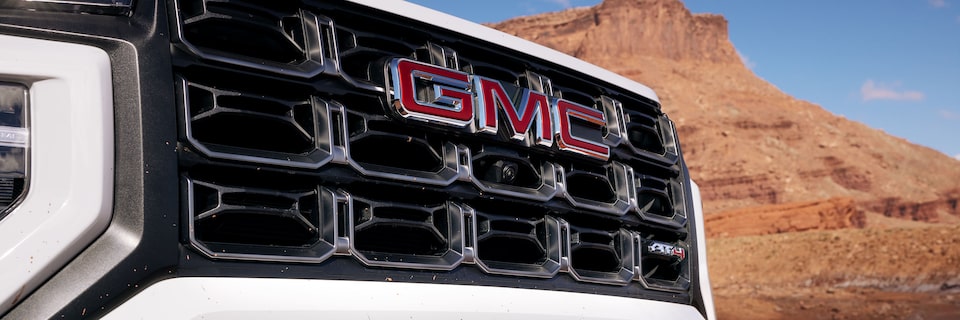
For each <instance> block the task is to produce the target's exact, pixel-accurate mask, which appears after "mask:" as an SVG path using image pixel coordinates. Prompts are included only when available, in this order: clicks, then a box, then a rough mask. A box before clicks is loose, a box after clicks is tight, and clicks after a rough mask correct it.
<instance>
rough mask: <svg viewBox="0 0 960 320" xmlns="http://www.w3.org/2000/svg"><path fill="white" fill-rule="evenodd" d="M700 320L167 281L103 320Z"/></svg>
mask: <svg viewBox="0 0 960 320" xmlns="http://www.w3.org/2000/svg"><path fill="white" fill-rule="evenodd" d="M321 318H323V319H343V320H346V319H360V320H368V319H445V320H446V319H477V320H491V319H518V320H519V319H523V320H537V319H551V320H557V319H633V320H636V319H703V316H702V315H701V314H700V313H699V312H698V311H697V310H696V309H695V308H693V307H691V306H688V305H682V304H675V303H666V302H658V301H650V300H641V299H632V298H621V297H611V296H603V295H592V294H582V293H567V292H555V291H547V290H532V289H511V288H498V287H481V286H466V285H449V284H447V285H443V284H419V283H401V282H369V281H344V280H303V279H258V278H174V279H169V280H164V281H161V282H159V283H156V284H154V285H153V286H151V287H149V288H147V289H145V290H144V291H142V292H140V294H138V295H136V296H134V297H133V298H131V299H130V300H129V301H127V302H126V303H124V304H123V305H121V306H120V307H118V308H117V309H115V310H113V311H112V312H111V313H109V314H108V315H107V316H106V317H104V319H124V320H126V319H231V320H240V319H321Z"/></svg>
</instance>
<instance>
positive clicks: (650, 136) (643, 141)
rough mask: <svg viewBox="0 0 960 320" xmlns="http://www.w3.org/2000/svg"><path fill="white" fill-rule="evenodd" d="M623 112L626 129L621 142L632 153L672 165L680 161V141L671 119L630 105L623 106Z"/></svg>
mask: <svg viewBox="0 0 960 320" xmlns="http://www.w3.org/2000/svg"><path fill="white" fill-rule="evenodd" d="M635 104H641V103H639V102H636V103H635ZM641 105H642V104H641ZM623 113H624V116H625V120H626V125H625V128H626V130H625V132H623V134H625V136H624V137H623V138H624V140H623V141H621V142H622V144H625V145H626V146H627V148H629V149H630V150H631V151H632V153H634V154H636V155H639V156H641V157H643V158H645V159H647V160H652V161H655V162H657V163H660V164H664V165H671V166H672V165H674V164H675V163H676V162H677V161H678V159H679V151H678V149H677V145H678V143H677V141H676V137H675V136H674V135H673V131H674V129H673V124H672V123H671V122H670V120H667V119H666V117H665V116H663V115H660V114H656V115H652V114H649V113H644V112H640V111H638V110H634V109H629V108H628V106H625V107H623Z"/></svg>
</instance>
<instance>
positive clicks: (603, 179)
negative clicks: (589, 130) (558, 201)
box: [563, 162, 632, 215]
mask: <svg viewBox="0 0 960 320" xmlns="http://www.w3.org/2000/svg"><path fill="white" fill-rule="evenodd" d="M630 171H631V170H629V167H627V166H625V165H623V164H620V163H616V162H614V163H611V164H608V165H606V166H603V167H599V168H596V167H589V166H575V165H568V166H565V167H564V175H563V176H564V179H563V181H564V186H565V187H566V189H565V190H566V194H567V196H568V197H567V200H569V201H570V203H572V204H573V205H574V206H576V207H580V208H586V209H593V210H600V211H603V212H607V213H612V214H616V215H623V214H625V213H626V212H627V210H629V209H630V199H631V198H630V197H631V190H630V184H629V183H630V181H629V180H628V179H627V177H628V176H630V175H632V173H630Z"/></svg>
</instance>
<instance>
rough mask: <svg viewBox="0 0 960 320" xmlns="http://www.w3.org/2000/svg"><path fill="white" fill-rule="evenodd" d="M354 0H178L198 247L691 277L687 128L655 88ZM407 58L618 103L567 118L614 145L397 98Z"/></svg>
mask: <svg viewBox="0 0 960 320" xmlns="http://www.w3.org/2000/svg"><path fill="white" fill-rule="evenodd" d="M351 6H352V5H348V4H327V3H318V2H311V1H307V2H304V3H300V2H284V3H282V4H270V6H269V7H267V3H266V2H259V1H228V0H180V1H177V2H176V7H177V9H178V10H177V11H176V25H175V28H176V30H175V31H176V33H175V34H176V35H177V37H176V40H175V41H174V42H173V43H172V52H173V54H174V68H173V71H174V73H175V74H176V77H177V88H176V90H177V94H178V95H179V97H180V99H179V104H180V108H179V112H180V113H181V117H180V118H181V119H182V126H181V128H182V130H181V143H182V146H183V147H182V148H180V150H181V151H180V152H181V159H183V160H182V161H181V173H182V177H183V178H182V179H183V185H184V188H183V189H184V193H185V197H184V199H185V201H186V202H185V203H184V208H185V209H184V210H185V212H186V213H185V214H186V215H187V218H188V220H189V222H190V223H189V226H190V229H189V231H188V232H189V238H190V240H191V244H192V245H193V246H194V247H195V248H196V249H198V250H200V251H202V252H204V253H206V254H207V255H208V256H210V257H213V258H226V259H244V260H260V261H300V262H313V263H322V262H324V261H327V260H329V259H348V258H349V257H352V258H353V259H355V260H357V261H359V262H361V263H362V264H363V265H365V266H366V267H371V268H406V269H430V270H454V269H456V268H458V267H461V266H464V265H475V266H477V267H479V268H480V269H481V270H482V271H484V272H486V273H489V274H495V275H504V276H519V277H530V278H553V277H558V276H560V274H566V275H569V276H570V277H572V278H573V279H575V280H577V281H580V282H584V283H593V284H602V285H609V286H631V285H633V286H641V287H645V288H648V289H654V290H665V291H672V292H685V291H686V290H687V289H688V287H689V281H688V279H689V272H690V271H689V269H690V267H689V263H688V261H687V259H684V258H683V257H679V258H678V256H677V255H676V254H674V255H670V254H665V253H664V252H663V250H660V249H662V248H667V247H669V248H684V249H683V250H686V249H687V247H686V243H687V242H689V237H690V235H689V232H688V228H689V226H688V223H687V216H686V209H685V202H684V198H683V195H684V185H683V181H684V179H685V178H684V177H683V174H682V169H681V168H682V163H681V162H680V161H681V159H680V156H679V151H678V147H677V146H678V144H677V142H676V138H675V137H674V134H673V132H674V128H673V125H672V123H671V122H670V121H669V120H668V119H667V118H666V116H665V115H663V114H662V113H661V111H660V109H659V106H658V105H657V104H656V103H655V102H653V101H651V100H649V99H646V98H644V97H642V96H638V95H635V94H632V93H629V92H625V91H623V90H620V89H618V88H615V87H611V86H609V85H607V84H605V83H603V82H600V81H598V80H596V79H593V78H590V77H589V76H586V75H583V74H578V73H576V72H575V71H572V70H567V69H563V68H562V67H558V66H555V65H551V64H549V63H547V62H544V61H541V60H538V59H536V58H532V57H527V56H524V55H523V54H520V53H516V52H512V51H510V50H508V49H502V48H496V47H495V46H491V45H490V44H487V43H482V42H479V41H475V40H472V39H464V38H461V37H458V36H457V35H456V34H455V33H452V32H450V31H444V30H439V29H436V28H435V27H430V26H426V25H420V24H418V23H417V22H414V21H406V20H403V19H402V18H399V17H394V16H391V15H389V14H386V13H382V12H375V11H371V10H370V9H366V8H362V7H351ZM398 58H406V59H411V60H415V61H419V62H424V63H429V64H432V65H435V66H440V67H443V68H448V69H454V70H458V71H461V72H465V73H469V74H473V75H476V76H482V77H486V78H490V79H496V80H497V81H500V83H501V84H502V85H503V86H505V87H507V88H510V89H508V90H519V89H520V88H524V89H529V90H532V91H535V92H540V93H544V94H546V95H548V96H551V97H554V98H561V99H564V100H566V101H571V102H575V103H577V104H581V105H584V106H588V107H592V108H595V109H597V110H599V111H601V112H602V113H603V114H604V115H605V118H606V119H607V121H606V122H607V124H606V127H604V128H603V129H604V130H603V133H602V136H600V134H599V133H598V132H599V131H598V130H597V129H599V128H596V127H595V125H592V124H588V123H580V122H578V121H574V122H573V123H572V130H574V131H575V132H577V133H578V134H579V135H580V136H587V137H589V138H590V139H595V140H597V141H604V143H605V144H606V145H608V146H610V148H611V157H610V160H608V161H600V160H597V159H593V158H589V157H584V156H581V155H576V154H571V153H567V152H561V151H558V150H557V149H556V148H543V147H533V146H532V145H531V144H532V143H530V142H523V141H520V142H518V141H516V140H513V139H511V137H509V136H508V135H507V134H506V133H505V132H503V130H501V132H500V133H499V134H497V135H484V134H473V133H469V132H467V131H463V130H457V129H456V128H450V127H444V126H438V125H435V124H432V123H428V122H418V121H413V120H408V119H405V118H403V117H401V116H398V115H397V114H396V113H395V111H394V109H393V106H392V105H391V103H392V102H391V100H390V97H391V95H392V93H391V92H390V91H391V89H390V84H389V81H390V80H389V77H390V75H389V74H388V73H389V72H388V71H387V69H388V64H389V62H390V61H392V60H394V59H398ZM511 92H512V91H511ZM422 94H428V95H429V94H430V93H429V92H424V93H422ZM501 121H506V120H504V119H501ZM505 125H506V124H504V123H501V127H503V126H505ZM530 134H531V135H532V134H533V133H532V132H531V133H530ZM591 135H593V136H591ZM527 141H531V139H528V140H527ZM211 172H213V173H211ZM251 172H254V174H250V173H251ZM248 176H249V177H248ZM251 177H255V178H251ZM650 248H654V249H656V250H653V249H650ZM651 250H653V251H651ZM670 252H674V251H670ZM676 252H681V251H676ZM682 253H684V254H685V253H686V252H685V251H682Z"/></svg>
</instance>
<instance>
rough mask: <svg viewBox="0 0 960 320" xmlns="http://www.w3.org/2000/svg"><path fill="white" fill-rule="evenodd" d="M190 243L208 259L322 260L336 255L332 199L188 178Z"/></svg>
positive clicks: (325, 193)
mask: <svg viewBox="0 0 960 320" xmlns="http://www.w3.org/2000/svg"><path fill="white" fill-rule="evenodd" d="M185 184H186V188H185V190H186V192H187V198H188V199H190V202H189V203H188V206H189V210H188V211H189V212H190V229H191V230H192V232H191V234H190V236H191V240H192V241H193V242H194V244H196V245H197V246H198V248H200V249H201V250H203V251H204V252H205V253H207V254H209V255H212V256H224V257H234V258H255V257H257V256H260V255H277V256H280V257H279V260H291V261H320V260H323V259H325V258H326V257H328V256H329V255H330V254H332V253H333V251H334V246H333V243H334V237H335V234H334V233H333V229H332V228H333V226H334V218H333V217H334V215H335V212H334V211H335V210H336V209H335V207H334V202H335V197H336V196H335V195H334V193H333V192H332V191H330V190H328V189H326V188H322V187H314V188H313V189H296V190H293V189H291V190H277V189H267V188H261V187H255V186H254V187H249V186H225V185H220V184H216V183H211V182H204V181H199V180H192V179H186V181H185Z"/></svg>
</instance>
